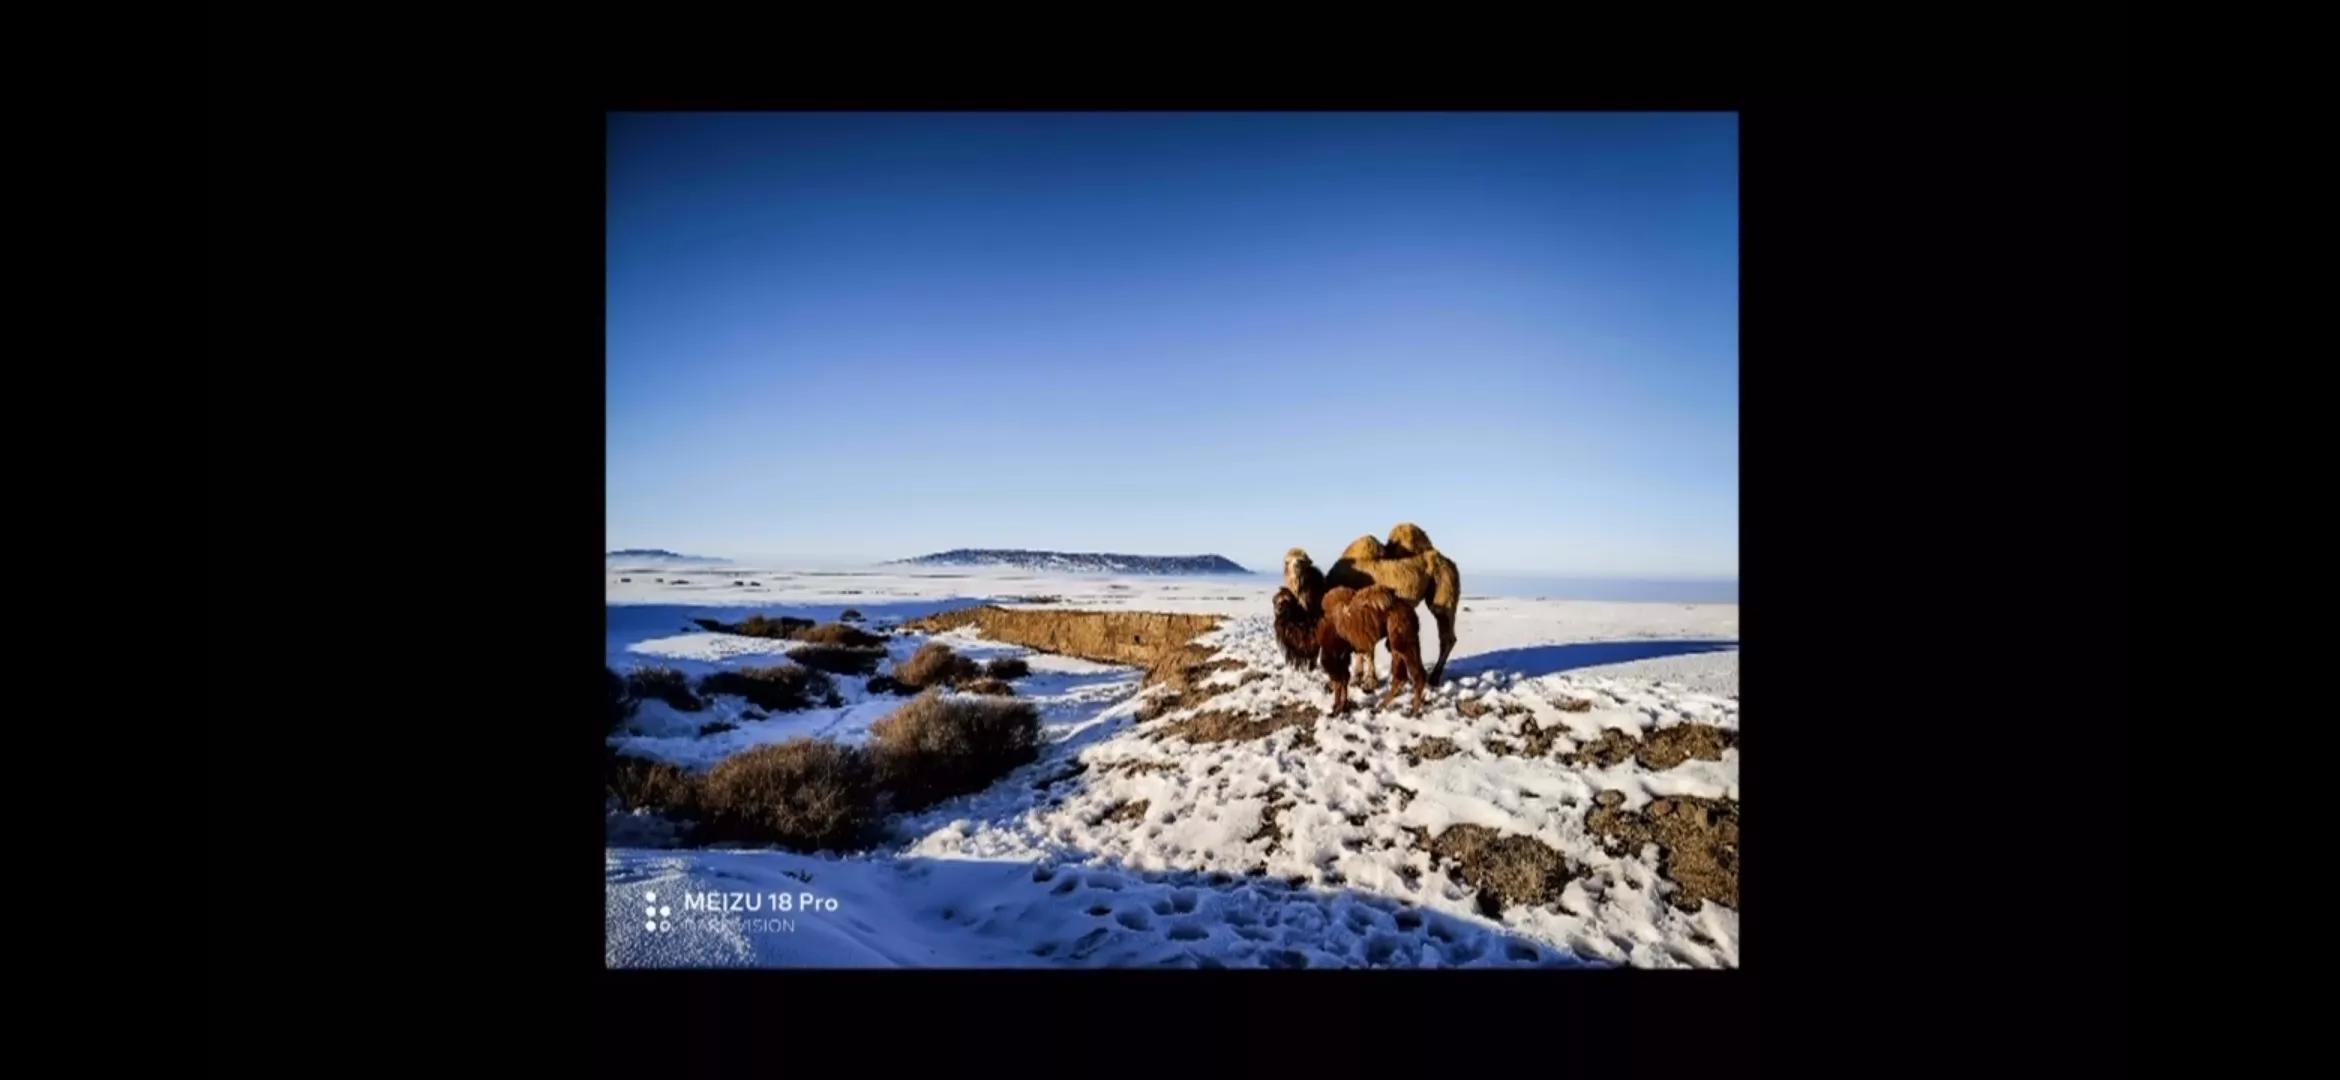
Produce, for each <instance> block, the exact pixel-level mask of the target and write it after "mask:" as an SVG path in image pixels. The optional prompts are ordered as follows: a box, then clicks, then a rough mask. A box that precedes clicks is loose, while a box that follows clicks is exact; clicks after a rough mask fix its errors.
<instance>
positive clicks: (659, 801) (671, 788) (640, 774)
mask: <svg viewBox="0 0 2340 1080" xmlns="http://www.w3.org/2000/svg"><path fill="white" fill-rule="evenodd" d="M607 766H608V771H607V773H606V775H604V777H603V785H602V786H603V787H604V789H605V790H606V791H607V792H608V793H609V794H610V795H612V796H614V797H616V799H617V800H618V802H619V804H621V805H623V806H624V807H625V808H626V809H628V810H652V811H656V812H658V813H661V814H665V815H667V816H669V817H677V818H695V817H699V816H700V815H701V813H702V812H703V802H702V800H701V791H700V786H699V778H698V776H696V775H694V774H692V773H691V772H689V771H687V770H684V769H680V768H677V767H675V766H673V765H669V764H667V763H666V762H663V761H652V760H650V759H649V758H644V757H635V756H634V755H632V754H613V755H611V756H610V757H609V759H608V761H607Z"/></svg>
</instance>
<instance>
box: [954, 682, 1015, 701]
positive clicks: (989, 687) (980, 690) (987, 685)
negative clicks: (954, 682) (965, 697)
mask: <svg viewBox="0 0 2340 1080" xmlns="http://www.w3.org/2000/svg"><path fill="white" fill-rule="evenodd" d="M959 691H960V692H961V693H966V694H982V695H984V696H986V697H1014V696H1016V688H1015V687H1013V686H1009V685H1008V684H1007V683H1005V682H1003V681H1001V680H999V679H991V678H984V679H977V680H975V681H974V682H971V683H968V684H966V685H964V686H961V687H959Z"/></svg>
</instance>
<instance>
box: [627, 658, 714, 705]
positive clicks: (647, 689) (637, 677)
mask: <svg viewBox="0 0 2340 1080" xmlns="http://www.w3.org/2000/svg"><path fill="white" fill-rule="evenodd" d="M626 694H627V695H628V696H629V697H632V698H633V699H634V700H636V701H644V700H649V699H653V698H655V699H657V700H659V701H663V702H665V703H667V704H668V705H671V706H673V707H675V708H676V709H679V710H681V711H683V712H698V711H699V710H700V709H704V708H706V707H707V703H706V702H703V701H700V700H699V699H698V696H697V695H695V694H692V693H691V683H690V679H689V678H688V677H686V676H684V675H683V673H682V672H679V671H676V670H675V669H673V668H670V667H646V668H635V669H634V670H633V671H631V672H628V673H627V674H626Z"/></svg>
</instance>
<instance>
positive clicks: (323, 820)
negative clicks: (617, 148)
mask: <svg viewBox="0 0 2340 1080" xmlns="http://www.w3.org/2000/svg"><path fill="white" fill-rule="evenodd" d="M580 18H582V16H580ZM904 18H905V20H907V19H908V16H904ZM1182 18H1187V17H1182ZM1191 18H1198V19H1199V18H1200V17H1199V16H1191ZM678 21H679V20H678ZM514 22H515V25H496V26H492V27H491V26H486V25H481V24H478V23H476V22H471V21H466V20H450V21H449V22H448V23H447V24H445V25H441V26H417V25H391V24H368V25H352V26H344V27H336V28H321V27H319V26H317V25H315V24H313V23H310V22H307V21H297V20H288V19H286V18H285V17H283V16H279V15H276V14H271V13H262V12H258V11H253V12H248V13H244V14H238V15H232V16H222V17H220V18H218V19H217V20H216V21H215V23H214V26H213V31H214V33H213V38H212V40H211V42H210V44H211V45H212V47H213V50H212V58H211V59H212V63H213V68H212V84H211V88H210V89H211V98H210V104H211V113H210V117H209V119H210V135H211V162H210V164H211V166H212V177H211V179H212V195H213V215H212V222H211V224H212V229H213V234H212V239H213V245H212V255H213V264H212V273H211V276H210V285H211V289H212V295H211V300H212V311H213V321H212V347H211V354H212V355H211V365H212V376H213V383H212V402H211V405H212V408H211V409H210V412H209V415H210V417H211V420H212V431H211V453H210V461H211V469H212V485H211V491H210V496H209V510H210V517H211V529H212V544H213V550H212V559H211V567H212V573H213V592H212V597H211V605H210V616H211V617H210V620H209V627H208V629H209V633H210V635H211V639H212V650H213V652H212V672H213V676H212V695H213V708H212V724H213V729H212V737H211V747H212V760H211V762H210V764H211V775H212V777H213V781H214V785H213V786H214V792H213V800H212V806H211V831H210V838H211V846H210V851H209V852H208V859H209V861H210V863H211V866H212V868H213V870H212V872H213V875H214V877H213V880H212V882H211V885H210V892H211V896H212V897H213V902H214V912H213V919H212V924H211V925H212V926H213V928H214V932H213V941H212V960H213V972H214V981H213V985H212V988H211V996H210V1002H209V1004H210V1011H211V1018H212V1020H213V1039H212V1049H213V1053H214V1055H215V1059H216V1060H218V1061H220V1062H221V1063H223V1064H237V1065H242V1064H248V1063H253V1062H257V1061H260V1060H276V1061H284V1062H293V1063H308V1064H312V1065H329V1064H331V1063H336V1062H351V1061H366V1062H369V1063H370V1062H372V1061H376V1060H379V1061H383V1062H386V1063H393V1064H397V1065H406V1064H412V1065H413V1066H416V1067H426V1066H429V1065H431V1064H434V1063H439V1062H450V1061H459V1062H462V1063H464V1064H466V1065H480V1066H486V1067H491V1068H492V1067H505V1068H528V1069H532V1070H536V1069H541V1070H545V1071H551V1070H553V1069H555V1068H574V1067H576V1066H578V1065H584V1066H587V1067H590V1068H596V1069H601V1070H606V1071H618V1072H626V1073H631V1074H636V1075H645V1074H652V1073H654V1074H666V1073H675V1072H685V1073H687V1072H690V1071H695V1070H696V1069H697V1068H699V1067H701V1066H706V1065H715V1064H731V1065H746V1066H749V1067H751V1068H755V1069H757V1070H758V1071H764V1072H778V1073H788V1072H795V1073H799V1074H812V1073H815V1072H819V1073H822V1074H825V1075H832V1076H837V1075H861V1074H866V1073H869V1072H872V1071H877V1072H891V1071H893V1070H895V1069H897V1068H907V1067H909V1063H910V1058H911V1057H913V1056H923V1055H929V1054H931V1055H936V1056H938V1057H939V1058H941V1059H942V1061H943V1063H944V1064H945V1067H954V1068H968V1069H976V1068H980V1069H983V1070H985V1071H992V1070H1001V1071H1007V1072H1009V1073H1017V1072H1035V1073H1037V1072H1044V1071H1045V1072H1060V1071H1067V1070H1077V1071H1090V1072H1116V1071H1120V1070H1122V1069H1124V1068H1127V1067H1128V1066H1131V1065H1146V1064H1157V1063H1158V1064H1160V1065H1164V1066H1167V1067H1171V1068H1180V1069H1188V1068H1205V1069H1245V1070H1249V1069H1255V1068H1267V1067H1274V1068H1277V1069H1291V1070H1312V1071H1313V1070H1327V1071H1328V1072H1330V1073H1332V1074H1335V1075H1337V1074H1339V1073H1340V1072H1341V1071H1344V1070H1354V1069H1358V1068H1366V1067H1376V1066H1378V1067H1382V1068H1389V1067H1394V1066H1398V1065H1400V1064H1401V1063H1406V1066H1407V1067H1409V1068H1427V1069H1435V1068H1438V1067H1440V1066H1445V1067H1447V1068H1450V1069H1460V1070H1478V1069H1503V1068H1518V1067H1521V1066H1520V1065H1519V1064H1505V1063H1504V1062H1521V1063H1525V1067H1527V1068H1530V1069H1535V1070H1537V1071H1542V1070H1543V1069H1544V1068H1547V1067H1558V1068H1562V1069H1566V1068H1567V1067H1568V1066H1570V1065H1573V1064H1591V1063H1595V1062H1600V1063H1622V1064H1627V1065H1631V1066H1634V1067H1635V1068H1637V1069H1639V1070H1644V1071H1656V1072H1674V1071H1685V1070H1689V1069H1693V1068H1695V1069H1699V1070H1702V1071H1703V1070H1730V1071H1752V1070H1753V1069H1755V1068H1756V1067H1758V1065H1761V1066H1767V1067H1771V1068H1774V1069H1784V1068H1797V1069H1799V1070H1800V1069H1801V1068H1803V1067H1806V1066H1819V1065H1827V1066H1832V1067H1835V1068H1850V1069H1861V1070H1863V1071H1869V1070H1877V1071H1883V1072H1893V1073H1899V1072H1904V1071H1931V1070H1933V1069H1958V1070H1969V1071H1971V1070H1974V1069H1996V1068H2020V1069H2021V1070H2022V1071H2024V1072H2027V1073H2028V1072H2031V1071H2034V1070H2048V1069H2059V1068H2075V1067H2077V1068H2082V1069H2087V1070H2089V1071H2090V1072H2096V1071H2111V1070H2114V1069H2118V1068H2119V1067H2120V1066H2121V1064H2122V1063H2123V1061H2124V1060H2125V1058H2126V1053H2127V1051H2126V1038H2127V1030H2126V1012H2127V999H2126V991H2125V988H2124V985H2123V984H2124V982H2125V980H2126V977H2127V967H2126V965H2127V955H2126V953H2127V942H2128V933H2129V932H2128V917H2129V916H2128V909H2127V899H2126V893H2127V888H2128V880H2127V865H2126V863H2127V827H2128V826H2127V802H2126V798H2127V795H2126V791H2125V789H2124V788H2123V785H2124V784H2125V776H2126V755H2127V752H2128V749H2127V736H2126V729H2127V726H2128V724H2129V722H2130V716H2129V709H2130V705H2129V700H2128V689H2129V688H2128V671H2127V634H2128V610H2127V602H2126V590H2125V587H2124V583H2125V578H2126V576H2127V571H2128V563H2127V560H2128V544H2127V533H2126V522H2125V520H2124V518H2125V510H2126V505H2127V489H2128V471H2127V454H2128V448H2127V440H2128V431H2127V428H2126V419H2125V417H2126V409H2127V394H2128V389H2127V383H2128V373H2127V360H2128V342H2127V339H2126V333H2127V331H2126V321H2127V311H2126V303H2127V280H2126V259H2127V217H2128V205H2127V200H2128V191H2127V185H2128V181H2127V175H2126V166H2127V162H2126V155H2127V126H2128V116H2127V109H2128V106H2127V96H2126V95H2127V85H2126V84H2127V73H2126V70H2125V67H2126V37H2127V28H2126V17H2125V15H2123V14H2120V13H2118V11H2117V10H2105V11H2091V10H2085V9H2072V10H2071V11H2070V12H2069V13H2067V14H2064V15H2059V16H2057V17H2055V18H2053V19H2046V18H2042V17H2039V16H2036V15H2033V16H2029V17H2026V18H2024V19H2023V20H2020V21H2019V22H2015V23H2010V24H2006V25H1985V24H1981V23H1976V22H1963V23H1950V22H1943V21H1939V20H1928V19H1926V18H1924V17H1920V16H1912V17H1911V21H1910V22H1908V23H1907V24H1889V23H1884V22H1880V21H1878V20H1877V16H1874V15H1864V16H1862V18H1861V19H1860V20H1859V21H1855V22H1840V21H1830V20H1820V19H1814V20H1809V21H1806V22H1803V23H1798V24H1792V25H1790V24H1769V23H1763V22H1759V21H1756V20H1753V19H1751V18H1750V19H1744V20H1743V21H1740V22H1734V23H1730V24H1725V25H1715V24H1710V23H1705V22H1702V21H1700V20H1697V19H1694V18H1690V17H1688V16H1683V17H1681V18H1680V19H1678V20H1675V21H1674V22H1672V23H1668V22H1667V21H1666V20H1664V19H1660V20H1658V23H1659V25H1657V26H1655V27H1638V28H1631V29H1618V30H1611V29H1607V28H1595V27H1593V26H1591V25H1589V24H1583V23H1569V22H1565V21H1563V22H1561V23H1560V24H1558V25H1557V26H1553V27H1548V28H1547V27H1538V28H1536V29H1535V30H1534V32H1532V33H1531V32H1530V31H1529V28H1528V27H1527V25H1526V24H1520V25H1497V24H1489V25H1486V26H1468V27H1465V26H1430V25H1426V24H1425V25H1396V24H1392V23H1388V22H1386V21H1384V22H1382V23H1379V24H1376V25H1370V26H1368V25H1364V24H1362V23H1359V24H1356V25H1344V26H1342V27H1339V28H1337V29H1327V28H1321V27H1320V28H1317V29H1316V30H1314V31H1311V32H1310V33H1307V34H1301V35H1299V36H1296V37H1292V38H1289V39H1277V40H1289V42H1290V44H1280V45H1271V44H1270V41H1271V39H1270V37H1269V36H1268V33H1267V31H1266V30H1265V29H1264V28H1263V27H1261V26H1257V25H1253V24H1252V22H1251V21H1249V20H1247V21H1245V22H1243V23H1242V24H1241V25H1215V24H1214V25H1208V26H1205V25H1196V26H1191V27H1180V28H1178V29H1180V30H1193V31H1202V32H1203V36H1202V38H1201V39H1200V40H1198V41H1196V42H1195V43H1194V44H1192V45H1190V46H1189V45H1181V46H1179V47H1177V48H1171V47H1170V38H1171V31H1169V30H1166V29H1164V28H1163V27H1161V26H1150V27H1149V26H1144V25H1139V24H1133V25H1132V26H1131V27H1130V28H1129V29H1126V30H1123V29H1117V28H1116V29H1109V28H1107V27H1106V26H1104V24H1102V23H1100V24H1098V25H1097V26H1093V27H1084V26H1074V25H1070V24H1057V25H1054V26H1052V27H1050V28H1049V30H1048V34H1049V35H1051V36H1050V37H1049V38H1048V39H1047V40H1062V41H1064V44H1062V45H1049V46H1046V47H1043V48H1038V49H1035V50H1033V51H1035V52H1037V53H1040V54H1042V55H1041V57H1040V58H1039V59H1035V60H1032V61H1022V60H1014V61H1011V60H1010V59H1009V58H1008V55H1007V54H1006V53H1004V52H1000V51H997V50H995V48H994V47H993V46H990V45H987V44H985V45H978V44H976V43H975V39H972V38H968V39H960V38H955V37H951V36H949V35H944V36H942V37H941V38H940V40H942V41H943V42H944V44H943V45H942V46H941V47H934V46H928V47H926V48H925V49H924V50H923V51H914V50H912V49H910V48H909V47H908V44H907V42H906V41H905V40H904V39H902V38H901V37H899V36H898V34H899V32H900V31H901V30H902V28H901V27H894V28H891V29H890V30H889V31H887V33H886V34H885V35H884V36H877V33H876V32H875V31H864V32H862V33H859V34H845V33H843V32H841V31H835V30H832V29H831V28H828V27H815V26H814V25H813V24H811V23H799V24H797V25H794V26H792V27H788V28H786V29H783V30H774V31H758V30H751V29H749V28H746V27H743V26H740V25H737V24H733V23H730V22H722V21H712V20H710V21H706V22H702V23H697V24H687V23H686V24H682V25H675V26H665V27H657V28H652V27H646V26H639V25H635V24H633V23H628V22H620V23H613V24H608V25H602V24H598V23H596V24H595V25H594V27H593V28H592V29H579V28H577V27H575V26H554V25H550V24H545V25H536V24H529V23H525V22H524V21H522V20H514ZM994 29H996V28H994ZM1075 31H1078V32H1081V33H1084V34H1089V35H1091V36H1090V37H1087V38H1084V39H1082V42H1083V43H1081V44H1073V43H1072V39H1069V38H1067V39H1056V38H1054V37H1053V35H1056V34H1059V33H1072V32H1075ZM1360 32H1371V33H1378V34H1382V35H1384V36H1386V37H1387V38H1389V39H1393V40H1390V41H1386V42H1385V43H1383V44H1381V45H1379V46H1377V47H1374V48H1366V47H1364V46H1362V45H1360V44H1358V43H1357V42H1355V41H1353V40H1351V38H1352V37H1353V36H1355V35H1357V34H1359V33H1360ZM1450 36H1451V38H1450ZM1038 40H1042V39H1039V38H1033V39H1029V40H1027V44H1030V43H1031V41H1038ZM1156 49H1159V50H1160V51H1159V52H1154V51H1153V50H1156ZM1044 61H1045V62H1048V63H1053V64H1056V65H1069V67H1065V66H1059V67H1043V66H1041V65H1042V63H1043V62H1044ZM1078 69H1085V70H1078ZM1060 72H1061V73H1060ZM1146 72H1151V73H1152V74H1151V76H1148V75H1146V74H1142V73H1146ZM669 106H675V107H827V108H855V107H926V108H964V107H1047V106H1077V107H1090V108H1146V107H1162V108H1176V107H1204V106H1209V107H1325V108H1333V107H1339V108H1385V107H1445V108H1482V107H1501V108H1585V107H1638V108H1724V109H1735V110H1738V111H1739V112H1740V113H1741V118H1742V119H1741V131H1740V146H1741V154H1742V172H1741V191H1742V213H1741V220H1742V230H1743V232H1742V248H1741V250H1742V264H1741V274H1740V279H1741V282H1742V294H1743V297H1742V305H1741V310H1742V333H1741V344H1742V365H1741V430H1742V439H1743V449H1742V454H1741V460H1742V480H1741V520H1742V534H1741V540H1740V550H1741V566H1742V581H1741V603H1742V632H1743V636H1744V641H1745V645H1744V646H1743V650H1742V657H1743V664H1744V667H1743V676H1742V685H1743V691H1742V692H1743V700H1744V708H1745V710H1746V711H1747V712H1748V713H1749V714H1751V715H1753V716H1754V717H1755V720H1756V722H1755V723H1754V724H1752V725H1751V726H1750V728H1751V730H1750V732H1749V734H1748V735H1747V736H1746V742H1745V748H1746V756H1745V758H1744V759H1743V765H1742V769H1743V773H1742V776H1743V779H1742V786H1743V789H1744V791H1745V797H1746V802H1747V805H1748V807H1750V808H1751V810H1752V811H1753V812H1752V813H1750V814H1749V816H1748V818H1747V822H1746V831H1745V843H1744V845H1743V847H1744V860H1745V863H1744V865H1745V868H1746V869H1745V873H1744V880H1743V889H1744V896H1745V901H1744V905H1745V906H1744V911H1743V915H1744V920H1745V921H1744V928H1745V936H1744V940H1743V942H1742V955H1743V961H1744V966H1743V968H1742V969H1740V970H1738V971H1732V972H1720V973H1697V972H1692V973H1675V972H1630V971H1629V972H1617V973H1601V974H1594V975H1583V974H1578V975H1568V974H1565V973H1545V972H1528V973H1501V972H1490V973H1469V972H1466V973H1421V974H1377V973H1358V972H1346V973H1333V972H1295V973H1258V974H1250V973H1226V974H1221V973H1207V972H1170V973H1142V972H1102V973H1061V972H1045V973H1034V974H1024V973H953V972H909V973H892V972H851V973H807V972H783V973H754V972H751V973H682V974H664V973H642V972H619V973H611V972H607V971H604V970H603V965H602V958H601V945H600V934H601V926H602V904H603V893H602V889H601V885H600V874H601V870H600V828H601V817H600V813H599V781H598V769H597V765H596V761H597V759H596V757H595V752H596V747H595V745H594V743H593V742H592V738H591V725H590V724H584V723H579V722H577V721H575V720H573V719H565V718H564V717H576V716H589V715H592V714H594V713H595V712H596V711H597V710H598V709H599V708H600V702H599V700H598V698H597V696H596V695H598V694H599V693H600V692H601V683H600V681H599V672H598V671H596V670H595V669H596V668H598V667H600V666H601V664H602V655H601V650H602V630H601V617H602V607H601V605H602V592H601V589H602V584H601V583H602V573H601V571H602V561H601V553H602V551H603V550H604V548H605V546H606V545H604V544H603V542H602V486H601V470H602V463H603V457H602V435H603V400H602V395H603V379H602V354H601V327H602V322H601V295H602V284H603V278H602V265H601V259H602V246H601V233H600V228H601V221H602V212H603V204H602V195H603V188H602V166H603V150H602V145H603V144H602V117H603V112H604V110H605V109H609V108H646V107H669ZM783 426H784V425H782V424H780V423H778V422H776V423H775V425H774V431H773V432H771V433H769V436H770V437H780V436H781V435H782V434H783V432H782V430H781V429H782V427H783ZM758 436H759V433H755V432H743V433H742V437H758ZM263 643H264V644H263ZM262 648H264V649H265V650H267V652H266V653H265V654H256V652H257V650H259V649H262ZM457 657H464V658H463V659H457ZM262 671H264V672H265V677H261V676H260V674H259V673H260V672H262ZM572 731H574V732H578V733H579V734H580V735H582V736H583V737H579V736H578V735H571V734H568V733H569V732H572ZM2050 776H2052V777H2053V778H2054V782H2055V785H2056V786H2055V788H2054V790H2053V791H2052V792H2047V791H2043V790H2042V785H2043V782H2044V781H2046V780H2047V779H2048V778H2049V777H2050ZM2091 784H2094V785H2098V786H2097V787H2093V788H2091V787H2088V786H2087V785H2091ZM256 900H266V901H267V902H266V903H263V904H259V905H258V906H256V905H255V901H256ZM1287 1057H1288V1058H1289V1059H1290V1060H1288V1061H1283V1062H1276V1063H1273V1064H1272V1066H1271V1062H1270V1059H1271V1058H1287ZM634 1058H640V1060H629V1059H634ZM816 1063H820V1064H816ZM848 1069H849V1070H851V1072H844V1071H843V1070H848Z"/></svg>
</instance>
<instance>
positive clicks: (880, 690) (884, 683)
mask: <svg viewBox="0 0 2340 1080" xmlns="http://www.w3.org/2000/svg"><path fill="white" fill-rule="evenodd" d="M862 689H864V690H867V691H869V692H870V693H872V694H907V693H910V692H911V691H910V688H909V687H907V686H904V685H902V684H901V683H900V682H898V681H896V680H895V679H894V677H893V676H891V675H879V676H876V677H875V678H872V679H870V680H869V682H868V683H867V684H865V685H863V687H862Z"/></svg>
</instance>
